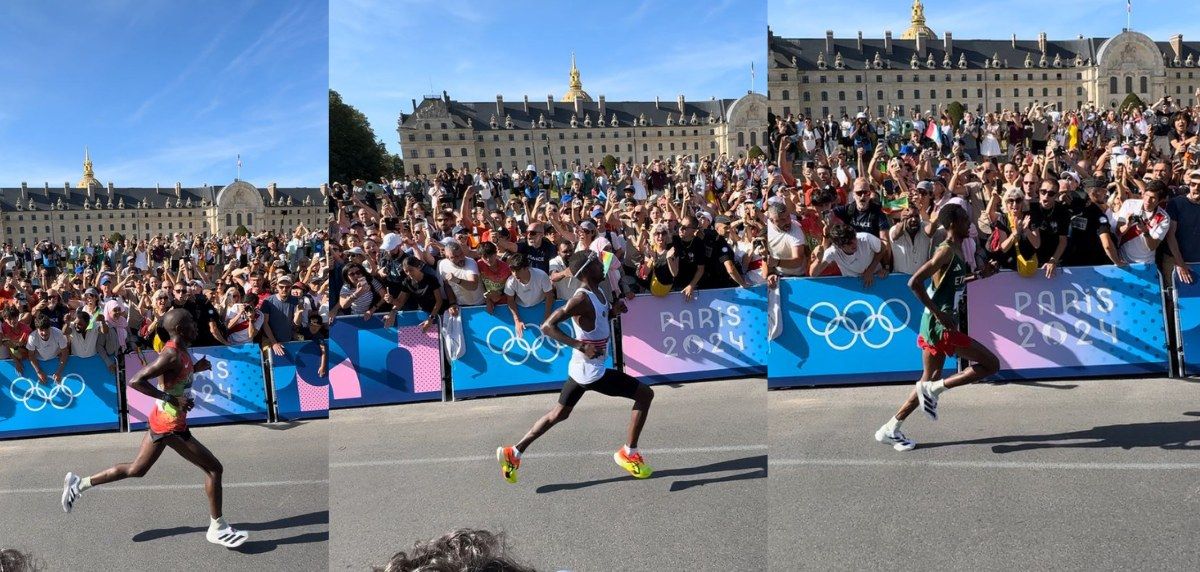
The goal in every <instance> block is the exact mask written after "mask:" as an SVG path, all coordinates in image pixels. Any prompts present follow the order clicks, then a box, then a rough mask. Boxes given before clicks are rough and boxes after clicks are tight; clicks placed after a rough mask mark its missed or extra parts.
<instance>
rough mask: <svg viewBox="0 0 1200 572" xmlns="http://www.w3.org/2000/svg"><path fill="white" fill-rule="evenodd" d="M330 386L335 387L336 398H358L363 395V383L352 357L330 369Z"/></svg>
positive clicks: (334, 396)
mask: <svg viewBox="0 0 1200 572" xmlns="http://www.w3.org/2000/svg"><path fill="white" fill-rule="evenodd" d="M329 386H330V387H332V388H333V398H334V399H357V398H359V397H362V385H361V384H360V383H359V381H358V372H357V371H355V370H354V364H352V363H350V358H346V360H345V361H343V362H342V363H339V364H337V365H335V366H333V367H332V368H330V370H329Z"/></svg>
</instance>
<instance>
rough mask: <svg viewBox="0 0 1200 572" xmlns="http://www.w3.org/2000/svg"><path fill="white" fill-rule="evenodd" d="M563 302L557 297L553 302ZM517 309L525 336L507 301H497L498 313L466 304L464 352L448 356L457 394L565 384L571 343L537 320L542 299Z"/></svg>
mask: <svg viewBox="0 0 1200 572" xmlns="http://www.w3.org/2000/svg"><path fill="white" fill-rule="evenodd" d="M563 304H564V303H563V302H562V301H559V302H555V304H554V308H555V309H557V308H559V307H561V306H562V305H563ZM518 314H519V315H520V316H521V320H522V321H524V322H525V323H526V324H527V327H526V328H525V331H524V334H523V335H522V336H521V337H517V335H516V332H514V330H513V324H512V314H511V313H510V312H509V311H508V308H507V307H503V306H501V307H497V308H496V309H495V313H494V314H489V313H488V311H487V309H486V308H484V307H482V306H473V307H469V308H462V324H463V338H464V344H465V347H466V353H464V354H463V356H462V357H461V358H459V359H457V360H454V361H452V362H450V363H451V365H450V374H451V377H452V379H453V383H452V384H451V385H452V389H453V391H454V397H455V398H456V399H458V398H463V397H476V396H484V395H507V394H513V393H522V392H529V391H539V390H548V389H558V388H560V387H562V384H563V383H564V382H565V381H566V379H567V362H568V361H570V358H571V351H572V350H571V348H568V347H564V346H560V345H559V344H558V342H555V341H553V340H551V339H550V338H548V337H546V336H544V335H542V333H541V330H540V329H539V326H540V325H541V324H542V322H543V321H545V318H546V316H545V306H544V305H540V304H539V305H538V306H535V307H531V308H519V309H518ZM612 347H613V346H612V344H611V342H610V344H609V351H608V359H607V361H606V362H605V364H606V366H607V367H612V355H613V352H612Z"/></svg>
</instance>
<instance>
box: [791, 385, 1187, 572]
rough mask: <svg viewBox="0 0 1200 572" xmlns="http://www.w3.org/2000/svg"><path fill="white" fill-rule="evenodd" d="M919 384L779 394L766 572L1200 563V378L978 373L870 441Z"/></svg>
mask: <svg viewBox="0 0 1200 572" xmlns="http://www.w3.org/2000/svg"><path fill="white" fill-rule="evenodd" d="M910 387H911V386H900V385H888V386H868V387H841V388H828V389H805V390H789V391H774V392H770V396H769V398H768V402H769V412H770V447H771V449H770V456H771V458H770V471H771V478H770V479H769V488H770V493H769V498H770V508H769V513H770V519H769V520H770V528H771V535H770V566H771V569H772V570H798V569H809V570H851V569H859V570H862V569H895V570H904V569H924V570H973V569H980V570H994V569H1005V570H1118V569H1136V570H1194V569H1196V567H1197V564H1198V563H1200V545H1197V543H1196V542H1195V540H1196V534H1197V532H1196V531H1197V530H1200V385H1198V384H1197V383H1195V382H1188V381H1179V380H1166V379H1125V380H1112V379H1109V380H1088V381H1055V382H1042V383H1036V384H1005V385H979V386H967V387H964V388H958V389H954V390H952V391H950V392H948V393H946V394H943V396H942V400H941V403H940V406H939V413H940V414H941V419H940V420H939V421H937V422H932V421H929V420H928V419H926V418H925V417H924V415H923V414H921V413H920V412H919V411H918V412H916V413H914V414H913V416H912V417H910V418H909V420H908V421H907V422H906V423H905V425H904V428H903V429H904V431H905V433H907V435H908V437H910V438H912V439H914V440H916V441H917V443H918V445H917V449H915V450H913V451H910V452H907V453H898V452H895V451H893V450H892V449H891V448H890V447H888V446H884V445H881V444H879V443H876V442H875V441H874V437H873V434H874V432H875V430H876V429H877V428H878V427H879V426H880V425H882V424H883V423H884V422H885V421H887V420H888V419H889V418H890V417H891V416H892V415H893V414H894V413H895V409H896V408H897V407H898V406H899V404H900V402H901V400H902V399H903V398H904V397H905V396H906V394H907V392H908V391H909V388H910Z"/></svg>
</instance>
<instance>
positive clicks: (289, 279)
mask: <svg viewBox="0 0 1200 572" xmlns="http://www.w3.org/2000/svg"><path fill="white" fill-rule="evenodd" d="M275 282H276V283H277V284H295V283H296V282H295V281H294V280H292V277H291V276H288V275H287V274H284V275H283V276H280V277H279V279H278V280H276V281H275Z"/></svg>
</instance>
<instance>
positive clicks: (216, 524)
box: [208, 516, 229, 530]
mask: <svg viewBox="0 0 1200 572" xmlns="http://www.w3.org/2000/svg"><path fill="white" fill-rule="evenodd" d="M208 527H209V528H210V529H216V530H220V529H222V528H228V527H229V525H228V524H226V522H225V517H223V516H221V517H217V518H209V519H208Z"/></svg>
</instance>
